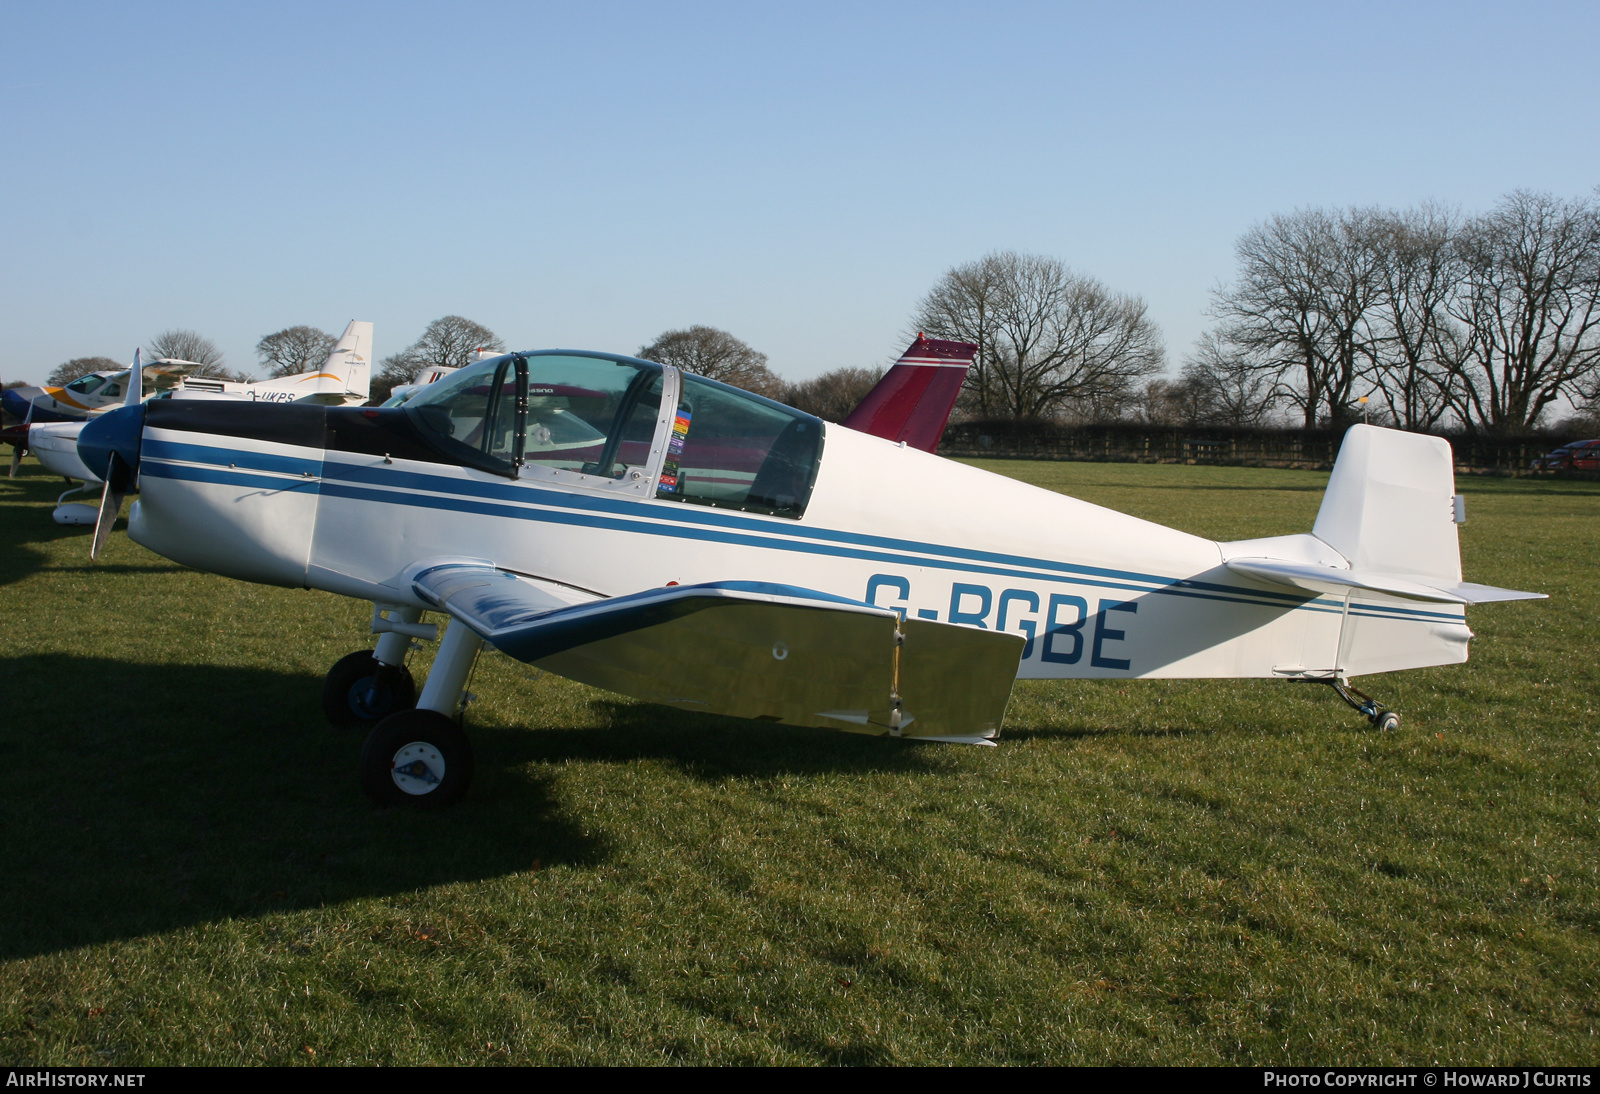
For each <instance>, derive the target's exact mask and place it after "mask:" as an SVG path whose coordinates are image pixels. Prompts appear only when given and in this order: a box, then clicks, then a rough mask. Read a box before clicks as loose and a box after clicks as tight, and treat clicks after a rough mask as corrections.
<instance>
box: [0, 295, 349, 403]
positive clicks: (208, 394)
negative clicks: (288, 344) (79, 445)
mask: <svg viewBox="0 0 1600 1094" xmlns="http://www.w3.org/2000/svg"><path fill="white" fill-rule="evenodd" d="M197 367H199V366H198V365H197V364H196V363H195V362H194V361H180V360H178V359H177V358H173V357H162V358H158V359H156V360H154V361H151V362H150V363H149V364H146V365H144V366H143V375H142V378H141V381H142V382H141V387H142V388H143V389H144V394H145V398H151V399H154V398H172V399H218V398H222V399H246V400H250V401H253V402H268V403H308V402H309V403H320V404H322V405H325V406H345V405H349V404H360V403H364V402H366V401H367V398H368V396H369V394H370V392H371V384H372V324H371V323H366V322H359V321H356V320H352V321H351V322H350V324H349V325H348V326H347V327H345V329H344V334H343V335H342V336H341V337H340V338H339V341H338V342H337V343H336V344H335V345H334V348H333V352H331V353H329V354H328V359H327V361H326V362H325V363H324V364H323V365H322V367H321V368H317V369H313V370H312V371H310V372H301V373H296V374H295V375H293V376H278V377H274V378H273V379H270V380H255V381H250V382H244V381H239V382H235V381H232V380H219V379H216V378H214V377H206V376H191V375H188V374H187V373H186V372H185V370H186V369H191V368H197ZM130 374H131V369H120V370H110V371H104V372H91V373H89V374H88V375H87V376H80V377H78V378H77V379H76V380H74V381H72V382H71V383H70V384H66V385H63V386H61V387H56V386H54V385H45V386H42V387H14V388H7V389H6V390H5V392H4V393H3V396H0V405H3V406H4V408H5V410H6V412H7V413H9V414H11V415H12V416H14V417H16V418H18V419H27V420H29V421H31V422H36V423H41V424H42V423H44V422H82V421H86V420H88V419H89V418H93V417H96V416H98V415H100V414H103V413H105V412H106V411H108V410H114V409H116V408H117V407H120V406H122V405H123V404H124V403H125V402H126V401H127V390H128V386H129V383H130Z"/></svg>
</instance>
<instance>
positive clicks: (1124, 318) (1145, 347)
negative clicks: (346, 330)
mask: <svg viewBox="0 0 1600 1094" xmlns="http://www.w3.org/2000/svg"><path fill="white" fill-rule="evenodd" d="M1235 256H1236V259H1237V262H1238V269H1237V273H1236V276H1235V278H1234V280H1233V281H1231V282H1229V283H1227V284H1224V285H1222V286H1220V287H1219V288H1217V289H1215V290H1214V291H1213V293H1212V303H1211V308H1210V314H1211V317H1212V318H1213V319H1214V320H1215V321H1216V323H1215V326H1213V327H1212V328H1211V329H1210V330H1208V331H1206V332H1205V333H1204V334H1203V335H1202V336H1201V338H1200V339H1199V340H1198V342H1197V343H1196V344H1195V346H1194V347H1193V348H1192V349H1191V350H1190V351H1189V353H1188V354H1187V355H1186V356H1185V357H1184V359H1183V362H1182V364H1181V367H1180V369H1179V371H1178V374H1177V375H1176V376H1167V375H1165V373H1166V365H1167V359H1166V348H1165V345H1164V343H1163V339H1162V335H1161V331H1160V329H1159V328H1158V327H1157V325H1156V324H1155V322H1154V321H1153V320H1151V319H1150V317H1149V315H1148V311H1147V308H1146V305H1145V303H1144V301H1143V300H1142V299H1141V298H1139V297H1138V296H1134V295H1130V294H1127V293H1122V292H1118V291H1114V290H1112V289H1110V288H1108V287H1107V286H1105V285H1104V284H1102V283H1101V282H1099V281H1098V280H1096V279H1095V278H1093V277H1090V276H1088V275H1086V274H1082V273H1079V272H1075V271H1073V270H1072V269H1070V268H1069V267H1068V266H1067V265H1066V264H1065V263H1063V262H1061V261H1060V260H1058V259H1055V258H1050V257H1045V256H1040V255H1030V254H1021V253H1018V252H1014V251H997V252H994V253H991V254H989V255H985V256H984V257H982V258H980V259H978V260H977V261H974V262H969V263H965V264H963V265H959V266H955V267H953V268H951V269H950V270H948V271H946V272H945V273H944V275H943V276H941V277H940V278H939V279H938V280H937V281H936V282H935V283H934V285H933V287H932V288H931V289H930V290H929V292H928V293H927V295H926V296H924V297H923V298H922V299H921V300H920V301H919V302H918V303H917V305H916V306H915V307H914V308H913V310H912V314H911V315H910V317H909V320H910V321H909V324H908V328H907V331H906V332H905V333H904V335H903V337H905V339H906V340H909V338H910V336H911V334H912V333H915V332H923V333H926V334H928V335H930V336H932V337H936V338H948V339H955V340H958V341H965V342H971V343H974V344H975V345H976V346H977V347H978V350H977V355H976V358H975V360H974V362H973V367H972V368H971V369H970V370H969V372H968V375H967V380H966V385H965V388H964V389H963V392H962V395H961V399H960V401H959V403H958V405H957V413H956V420H957V421H960V420H968V421H971V420H1010V421H1039V422H1053V423H1057V424H1075V423H1091V422H1096V423H1109V422H1117V421H1124V422H1142V423H1146V424H1154V425H1227V426H1261V425H1266V424H1281V423H1282V422H1283V421H1284V416H1285V415H1288V416H1289V417H1290V419H1291V420H1293V421H1296V422H1298V423H1301V424H1302V425H1303V426H1304V427H1305V428H1313V427H1319V426H1321V427H1338V426H1341V425H1343V424H1347V423H1349V422H1351V421H1357V420H1361V419H1363V418H1368V419H1370V420H1373V421H1376V422H1380V423H1386V424H1393V425H1397V426H1400V427H1401V428H1405V429H1414V430H1430V429H1439V428H1443V427H1454V428H1462V429H1466V430H1468V431H1473V432H1482V433H1495V434H1515V433H1520V432H1526V431H1528V430H1531V429H1533V428H1535V427H1537V426H1538V425H1539V424H1540V423H1541V421H1542V419H1543V418H1544V417H1546V416H1547V413H1548V411H1549V410H1550V409H1551V408H1552V406H1554V405H1557V404H1558V403H1559V402H1560V401H1562V400H1566V401H1568V402H1570V403H1571V404H1572V405H1573V406H1574V407H1575V408H1577V412H1578V416H1577V418H1576V419H1574V420H1573V422H1572V425H1573V426H1574V427H1576V428H1578V429H1586V428H1590V427H1593V428H1594V429H1596V430H1597V431H1600V201H1597V199H1596V197H1594V196H1591V197H1587V198H1578V199H1571V200H1567V199H1561V198H1557V197H1554V196H1552V195H1550V194H1544V193H1535V192H1532V191H1525V190H1518V191H1514V192H1513V193H1511V194H1508V195H1506V196H1505V197H1503V198H1502V199H1501V200H1500V201H1499V202H1498V203H1497V204H1496V205H1495V206H1494V207H1493V208H1492V209H1490V210H1489V211H1487V212H1485V213H1481V214H1477V215H1472V216H1466V215H1463V214H1461V213H1459V212H1457V211H1455V210H1452V209H1448V208H1445V207H1443V206H1439V205H1431V204H1426V205H1421V206H1417V207H1415V208H1411V209H1404V210H1395V209H1382V208H1348V209H1320V208H1311V209H1303V210H1298V211H1295V212H1293V213H1287V214H1278V215H1274V216H1271V217H1269V218H1267V219H1266V220H1265V221H1263V222H1261V223H1260V224H1257V225H1256V226H1254V227H1252V228H1251V229H1250V230H1249V231H1247V232H1246V233H1245V234H1244V235H1243V236H1241V237H1240V239H1239V240H1238V242H1237V244H1236V245H1235ZM334 342H335V339H334V336H333V335H331V334H329V333H327V332H325V331H321V330H319V329H317V328H315V327H311V326H294V327H286V328H284V329H283V330H279V331H276V332H274V333H272V334H268V335H265V336H263V337H262V339H261V340H260V341H259V342H258V343H257V345H256V354H257V357H258V359H259V364H260V367H262V368H264V369H265V370H266V371H267V373H268V374H269V375H271V376H284V375H291V374H294V373H299V372H306V371H310V370H311V369H313V368H315V367H316V366H317V365H319V364H321V363H322V361H323V360H325V359H326V357H327V355H328V353H329V352H330V351H331V350H332V348H333V345H334ZM505 348H506V347H505V343H504V342H503V341H502V340H501V339H500V338H499V337H498V336H497V335H496V334H495V333H494V332H493V331H492V330H490V329H489V328H488V327H486V326H484V325H482V324H480V323H477V322H474V321H473V320H470V319H467V318H465V317H463V316H459V315H447V316H444V317H442V318H440V319H436V320H434V321H433V322H432V323H430V324H428V326H427V327H426V328H425V330H424V331H423V333H422V335H421V336H420V337H419V338H418V339H417V340H416V341H415V342H413V343H412V344H411V345H409V346H407V347H406V348H405V349H404V350H401V351H400V352H399V353H396V354H393V355H391V356H389V357H386V358H384V360H383V361H382V362H381V364H380V367H379V369H378V371H377V374H376V375H375V376H374V377H373V383H372V401H373V402H375V403H376V402H382V401H383V400H384V399H386V398H387V397H388V394H389V392H390V390H391V389H392V388H393V387H395V386H397V385H399V384H403V383H409V382H412V381H413V380H415V379H416V377H417V376H418V375H419V374H420V373H421V372H422V371H423V370H424V369H426V368H428V367H431V366H447V367H461V366H463V365H466V364H469V363H471V361H472V360H474V359H475V358H476V356H477V354H478V353H479V352H480V351H489V352H496V353H498V352H503V351H504V350H505ZM147 352H148V353H149V355H150V356H151V357H174V358H179V359H182V360H187V361H194V362H197V363H198V364H199V369H198V371H199V372H200V374H201V375H215V376H224V377H227V378H230V379H236V378H237V379H242V378H243V377H242V376H239V375H238V374H236V373H232V372H230V371H229V370H228V368H227V366H226V365H225V363H224V361H223V359H222V354H221V353H220V352H219V351H218V349H217V347H216V345H215V344H214V343H213V342H211V341H210V340H209V339H206V338H203V337H201V336H200V335H199V334H197V333H196V332H194V331H187V330H168V331H163V332H162V333H161V334H160V335H158V336H157V337H156V338H154V339H152V340H151V342H150V344H149V346H148V347H147ZM636 355H637V356H639V357H642V358H646V359H649V360H654V361H660V362H663V363H668V364H672V365H676V366H678V367H679V368H682V369H685V370H687V371H690V372H695V373H698V374H700V375H702V376H708V377H710V378H712V379H716V380H722V381H725V382H727V383H730V384H734V385H736V386H738V387H742V388H745V389H747V390H750V391H753V392H756V393H757V394H760V395H765V396H767V397H769V398H773V399H776V400H778V401H780V402H784V403H788V404H790V405H792V406H795V407H797V408H799V409H802V410H806V411H809V412H811V413H814V414H817V415H818V416H820V417H822V418H825V419H828V420H830V421H839V420H841V419H842V418H844V417H845V416H846V415H848V414H849V412H850V411H851V410H852V409H853V408H854V407H855V406H856V404H857V403H859V402H860V400H861V398H862V397H863V396H865V394H866V393H867V392H868V391H870V390H871V388H872V386H873V385H874V384H875V383H876V382H877V381H878V379H879V378H880V377H881V375H882V372H883V369H882V367H868V366H863V367H851V368H841V369H835V370H832V371H830V372H827V373H824V374H822V375H821V376H818V377H815V378H813V379H810V380H805V381H790V380H786V379H784V378H782V377H780V376H778V375H777V374H776V373H775V372H774V371H773V370H772V369H771V367H770V366H769V365H768V359H767V356H766V355H765V354H764V353H761V352H760V351H759V350H756V349H754V348H752V347H751V346H750V345H748V344H747V343H745V342H743V341H742V340H740V339H739V338H737V337H735V336H734V335H733V334H731V333H729V332H728V331H725V330H721V329H718V328H715V327H710V326H704V325H700V326H690V327H685V328H681V329H674V330H668V331H664V332H663V333H662V334H661V335H659V336H658V337H657V338H656V339H655V340H654V341H652V342H650V343H649V344H647V345H644V346H641V347H639V349H638V350H637V353H636ZM116 367H119V366H118V365H117V363H116V362H114V361H111V360H110V359H109V358H103V357H85V358H75V359H73V360H71V361H68V362H66V363H65V364H63V365H61V366H60V367H59V368H57V369H56V370H55V371H54V372H53V373H51V376H50V380H49V382H50V383H52V384H57V383H65V382H69V381H70V380H72V379H74V378H76V377H77V376H80V375H82V374H84V373H86V372H91V371H96V370H99V369H108V368H116Z"/></svg>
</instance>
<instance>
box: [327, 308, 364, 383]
mask: <svg viewBox="0 0 1600 1094" xmlns="http://www.w3.org/2000/svg"><path fill="white" fill-rule="evenodd" d="M322 371H323V372H329V373H332V374H333V375H335V376H337V377H338V378H339V380H340V381H341V382H342V383H343V384H344V393H345V394H347V395H358V396H360V401H361V402H366V400H367V396H368V395H369V394H371V392H372V324H371V323H368V322H364V321H362V320H359V319H352V320H350V325H349V326H347V327H345V329H344V334H343V335H341V336H340V338H339V341H338V342H337V343H335V344H334V347H333V352H332V353H330V354H328V363H327V364H325V365H324V366H323V367H322Z"/></svg>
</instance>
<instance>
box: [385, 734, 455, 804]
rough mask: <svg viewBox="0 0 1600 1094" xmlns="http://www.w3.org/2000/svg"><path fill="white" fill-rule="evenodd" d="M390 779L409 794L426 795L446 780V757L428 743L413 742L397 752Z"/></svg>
mask: <svg viewBox="0 0 1600 1094" xmlns="http://www.w3.org/2000/svg"><path fill="white" fill-rule="evenodd" d="M389 777H390V778H392V779H393V780H394V784H395V785H396V786H398V787H399V788H400V789H401V790H404V791H405V792H406V793H407V794H426V793H428V792H430V791H432V790H437V789H438V788H439V783H440V782H441V781H443V779H444V757H443V756H441V755H439V750H438V749H437V748H435V747H434V746H433V745H431V744H429V743H428V742H427V741H412V742H411V743H410V744H408V745H402V746H400V748H399V749H398V750H397V751H396V752H395V754H394V759H393V760H391V761H390V763H389Z"/></svg>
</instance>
